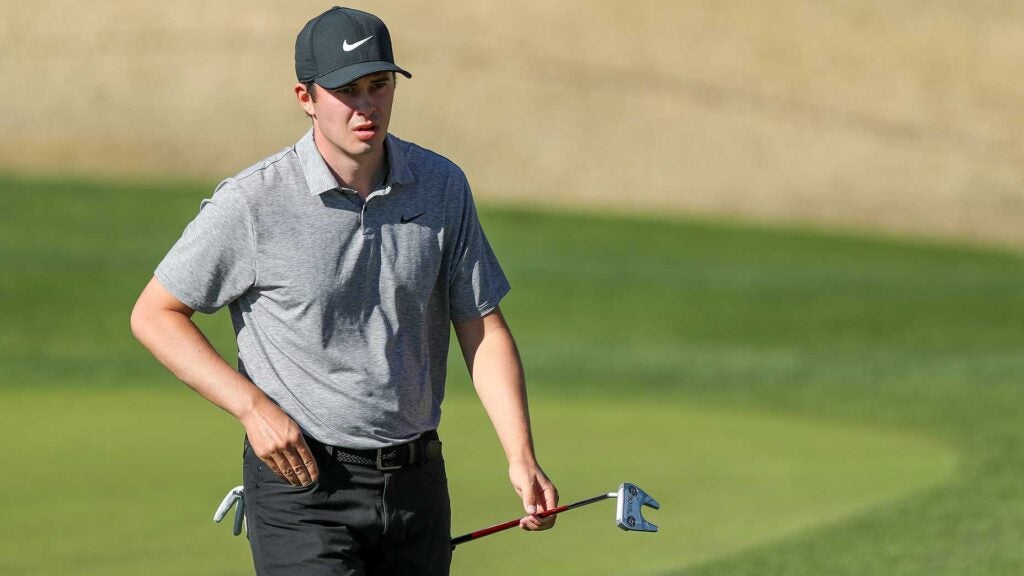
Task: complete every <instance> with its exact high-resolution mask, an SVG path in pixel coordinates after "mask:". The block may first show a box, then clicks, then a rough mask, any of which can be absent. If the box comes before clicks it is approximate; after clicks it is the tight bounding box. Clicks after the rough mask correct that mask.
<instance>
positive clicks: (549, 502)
mask: <svg viewBox="0 0 1024 576" xmlns="http://www.w3.org/2000/svg"><path fill="white" fill-rule="evenodd" d="M508 476H509V479H510V480H512V486H513V487H514V488H515V489H516V493H518V494H519V497H520V498H522V499H523V509H524V510H525V511H526V513H527V514H528V516H524V517H523V519H522V520H520V521H519V526H520V527H521V528H522V529H523V530H547V529H548V528H551V527H552V526H554V525H555V517H554V516H548V517H547V518H541V517H540V516H539V514H540V513H541V512H544V511H547V510H554V509H555V508H557V507H558V489H557V488H555V485H554V484H552V483H551V480H549V479H548V477H547V475H546V474H544V471H543V470H541V468H540V466H539V465H537V463H536V462H533V463H528V464H513V465H512V466H510V467H509V470H508Z"/></svg>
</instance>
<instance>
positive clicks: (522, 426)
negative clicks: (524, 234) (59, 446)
mask: <svg viewBox="0 0 1024 576" xmlns="http://www.w3.org/2000/svg"><path fill="white" fill-rule="evenodd" d="M295 70H296V75H297V77H298V83H297V84H296V85H295V87H294V90H295V94H296V97H297V99H298V103H299V105H300V106H301V107H302V109H303V110H304V111H305V113H306V114H307V115H308V116H309V117H310V118H311V120H312V128H311V129H310V131H309V132H308V133H307V134H306V135H305V136H303V137H302V139H300V140H299V142H298V143H297V144H295V145H294V146H292V147H289V148H287V149H285V150H283V151H282V152H280V153H278V154H276V155H274V156H271V157H269V158H267V159H265V160H263V161H262V162H260V163H258V164H256V165H254V166H252V167H250V168H249V169H247V170H245V171H243V172H241V173H240V174H238V175H237V176H235V177H233V178H229V179H227V180H225V181H224V182H223V183H221V185H220V186H219V187H218V188H217V190H216V191H215V193H214V195H213V197H212V198H210V199H208V200H205V201H203V203H202V205H201V208H200V212H199V214H198V216H196V218H195V220H193V221H192V223H190V224H189V226H188V227H187V228H186V230H185V232H184V233H183V235H182V237H181V239H180V240H178V242H177V243H176V244H175V245H174V247H173V248H172V249H171V250H170V252H169V253H168V254H167V256H166V257H165V258H164V260H163V261H162V262H161V263H160V265H159V266H158V267H157V270H156V272H155V274H154V278H153V279H152V280H151V281H150V283H149V285H148V286H146V288H145V290H144V291H143V292H142V295H141V296H140V297H139V300H138V302H137V304H136V306H135V310H134V311H133V313H132V329H133V331H134V333H135V335H136V337H137V338H138V339H139V340H140V341H141V342H142V343H143V344H144V345H145V346H146V347H147V348H148V349H149V350H150V351H151V352H152V353H153V354H154V356H156V358H157V359H158V360H159V361H160V362H161V363H163V364H164V365H165V366H167V368H169V369H170V370H171V371H172V372H173V373H174V374H175V375H176V376H178V377H179V378H180V379H181V380H183V381H184V382H185V383H186V384H188V385H189V386H191V387H192V388H194V389H195V390H196V391H197V392H199V393H200V394H201V395H202V396H204V397H205V398H207V399H208V400H209V401H211V402H213V403H214V404H216V405H217V406H220V407H221V408H223V409H224V410H226V411H227V412H229V413H230V414H232V415H233V416H234V417H235V418H237V419H238V420H239V422H241V424H242V426H243V427H244V428H245V432H246V442H245V450H244V465H243V468H244V471H243V477H244V484H245V495H246V504H247V506H246V511H247V516H246V520H247V525H248V530H249V539H250V544H251V547H252V553H253V559H254V563H255V566H256V571H257V573H258V574H261V575H283V574H295V575H303V576H316V575H320V574H325V575H326V574H447V573H448V567H449V563H450V559H451V549H450V546H449V540H450V537H451V534H450V522H449V518H450V509H449V500H448V491H447V481H446V477H445V471H444V461H443V458H442V457H441V449H440V442H439V440H438V437H437V433H436V431H435V429H436V428H437V425H438V423H439V420H440V404H441V400H442V398H443V396H444V382H445V368H446V359H447V353H448V342H449V326H454V328H455V333H456V335H457V337H458V341H459V345H460V347H461V349H462V353H463V355H464V357H465V359H466V364H467V366H468V368H469V370H470V373H471V375H472V378H473V382H474V386H475V387H476V390H477V393H478V395H479V397H480V399H481V401H482V403H483V405H484V407H485V409H486V410H487V413H488V415H489V416H490V419H491V421H492V423H493V425H494V428H495V430H496V431H497V434H498V437H499V439H500V441H501V444H502V447H503V448H504V451H505V455H506V457H507V458H508V463H509V477H510V479H511V481H512V485H513V487H514V488H515V490H516V491H517V492H518V493H519V495H520V497H521V499H522V502H523V506H524V509H525V510H526V512H527V516H526V517H524V518H523V520H522V522H521V525H522V527H523V528H525V529H527V530H543V529H546V528H549V527H550V526H551V525H552V523H553V519H554V518H553V517H552V518H547V519H542V518H540V517H539V516H538V515H537V514H538V513H539V512H541V511H543V510H547V509H551V508H553V507H555V506H556V505H557V502H558V493H557V491H556V489H555V486H554V485H553V484H552V483H551V481H550V480H549V479H548V478H547V476H546V475H545V474H544V472H543V470H541V468H540V466H539V465H538V463H537V459H536V457H535V455H534V450H533V441H532V438H531V432H530V422H529V415H528V409H527V403H526V391H525V384H524V379H523V370H522V365H521V362H520V359H519V356H518V353H517V351H516V347H515V343H514V341H513V339H512V335H511V333H510V332H509V329H508V326H507V325H506V323H505V321H504V319H503V317H502V314H501V311H500V309H499V307H498V303H499V301H500V300H501V298H502V297H503V296H504V295H505V294H506V293H507V291H508V289H509V285H508V282H507V281H506V279H505V276H504V275H503V273H502V271H501V268H500V266H499V265H498V262H497V260H496V259H495V257H494V254H493V253H492V252H491V248H490V246H489V245H488V243H487V240H486V238H485V237H484V234H483V232H482V230H481V228H480V224H479V222H478V220H477V215H476V210H475V207H474V204H473V200H472V197H471V195H470V190H469V186H468V184H467V182H466V179H465V176H464V175H463V173H462V172H461V171H460V170H459V169H458V167H456V166H455V165H454V164H452V163H451V162H449V161H448V160H446V159H444V158H442V157H441V156H438V155H436V154H434V153H432V152H429V151H427V150H425V149H423V148H420V147H418V146H415V145H413V144H410V143H408V142H404V141H402V140H400V139H398V138H396V137H395V136H393V135H390V134H389V133H388V124H389V121H390V116H391V106H392V102H393V99H394V95H395V88H396V84H395V74H396V73H397V74H402V75H404V76H406V77H411V75H410V74H409V73H408V72H406V71H405V70H403V69H401V68H400V67H398V66H396V65H395V63H394V57H393V55H392V50H391V40H390V36H389V34H388V30H387V28H386V27H385V26H384V23H383V22H381V21H380V20H379V19H378V18H377V17H375V16H373V15H371V14H367V13H365V12H360V11H357V10H351V9H347V8H337V7H335V8H333V9H331V10H328V11H327V12H325V13H323V14H321V15H319V16H317V17H316V18H314V19H313V20H311V21H310V22H309V23H307V24H306V26H305V27H304V28H303V29H302V31H301V32H300V33H299V35H298V38H297V40H296V43H295ZM224 306H228V308H229V309H230V312H231V319H232V322H233V324H234V327H235V332H236V336H237V342H238V369H237V370H235V369H233V368H231V367H230V366H229V365H228V364H227V363H226V362H224V360H222V359H221V358H220V357H219V356H218V355H217V353H216V352H215V351H214V350H213V348H212V347H211V346H210V344H209V343H208V342H207V340H206V339H205V338H204V336H203V334H202V333H201V332H200V331H199V329H198V328H197V327H196V325H195V324H194V323H193V322H192V320H191V316H192V314H193V312H194V311H196V310H198V311H200V312H206V313H210V312H213V311H215V310H218V309H220V308H222V307H224Z"/></svg>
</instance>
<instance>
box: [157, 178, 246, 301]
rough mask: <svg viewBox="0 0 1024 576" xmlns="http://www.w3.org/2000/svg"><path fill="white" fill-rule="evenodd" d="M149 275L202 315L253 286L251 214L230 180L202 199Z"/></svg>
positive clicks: (234, 298) (232, 299)
mask: <svg viewBox="0 0 1024 576" xmlns="http://www.w3.org/2000/svg"><path fill="white" fill-rule="evenodd" d="M155 276H156V277H157V279H158V280H159V281H160V283H161V284H163V286H164V288H166V289H167V290H168V291H169V292H170V293H171V294H173V295H174V296H175V297H176V298H178V299H179V300H181V302H182V303H184V304H185V305H187V306H189V307H190V308H192V309H194V310H198V311H199V312H204V313H212V312H215V311H217V310H219V309H220V308H222V307H224V306H226V305H227V304H229V303H230V302H232V301H234V300H236V299H237V298H238V297H239V296H241V295H242V294H244V293H245V292H246V290H248V289H249V288H250V287H251V286H252V285H253V284H254V282H255V278H256V250H255V237H254V233H253V226H252V215H251V214H250V212H249V208H248V205H247V204H246V202H245V200H244V198H242V197H241V195H240V194H239V193H238V191H237V189H235V188H234V186H233V185H232V184H231V181H230V180H228V181H225V182H223V183H221V185H220V186H218V187H217V190H216V191H215V192H214V194H213V197H212V198H209V199H206V200H203V201H202V203H201V204H200V205H199V214H198V215H197V216H196V217H195V219H194V220H192V222H191V223H189V225H188V227H186V228H185V231H184V232H183V233H182V235H181V238H180V239H178V241H177V242H176V243H175V244H174V246H173V247H172V248H171V250H170V252H168V253H167V255H166V256H165V257H164V259H163V261H162V262H160V265H159V266H157V269H156V272H155Z"/></svg>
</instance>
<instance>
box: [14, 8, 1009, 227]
mask: <svg viewBox="0 0 1024 576" xmlns="http://www.w3.org/2000/svg"><path fill="white" fill-rule="evenodd" d="M353 5H355V6H357V7H362V8H365V9H369V10H371V11H375V12H377V13H378V14H380V15H381V16H382V17H384V19H385V21H387V22H388V23H389V26H390V27H391V30H392V35H393V37H394V38H395V39H396V54H397V57H398V60H399V63H401V64H402V65H403V66H405V67H406V68H407V69H408V70H410V71H412V72H413V74H414V78H413V79H412V80H410V81H403V82H401V83H400V89H399V101H398V104H397V110H396V117H395V119H394V121H393V124H392V128H393V131H394V132H395V133H397V134H399V135H401V136H403V137H405V138H407V139H410V140H414V141H417V142H420V143H423V144H426V145H429V146H430V147H432V148H434V149H436V150H438V151H441V152H443V153H444V154H446V155H447V156H449V157H451V158H453V159H455V160H456V161H457V162H458V163H460V164H461V165H462V166H463V167H464V168H465V169H466V171H467V172H468V173H469V174H470V177H471V179H472V181H473V182H474V185H475V189H476V191H477V194H478V195H480V196H483V197H488V198H492V199H500V200H504V201H517V202H518V201H525V202H540V203H555V204H572V205H577V206H580V205H582V206H586V207H594V208H597V209H601V210H612V211H634V210H640V211H658V212H680V213H700V214H711V215H727V216H739V217H743V218H755V219H764V220H770V221H800V222H806V223H812V224H814V225H820V226H841V227H855V228H867V229H880V230H887V231H895V232H898V233H911V234H926V235H940V236H954V237H961V238H971V239H975V240H982V241H986V242H994V243H1000V244H1007V245H1014V246H1018V247H1020V246H1024V162H1022V160H1024V57H1022V55H1024V4H1022V3H1020V2H1016V1H1009V0H1007V1H1004V0H976V1H972V2H967V1H959V2H957V1H952V0H935V1H925V0H904V1H901V2H889V1H882V0H861V1H854V2H840V1H829V0H777V1H776V2H761V1H754V0H736V1H722V0H718V1H716V0H689V1H669V0H640V1H634V2H612V1H610V0H600V1H593V2H587V1H584V0H566V1H562V2H552V1H541V0H524V1H520V2H503V3H489V2H478V3H458V4H456V3H432V2H431V3H428V2H415V3H397V2H391V3H383V2H379V3H371V2H357V3H353ZM0 7H2V13H3V18H2V19H0V78H3V86H4V89H3V90H2V92H0V110H2V111H3V112H2V117H0V127H2V133H3V135H4V138H3V139H2V140H0V168H6V169H15V170H29V171H43V172H46V173H51V174H56V173H58V172H64V171H72V172H77V173H81V172H87V173H100V174H126V173H127V174H134V175H139V174H143V175H175V176H177V175H187V176H199V177H203V178H211V179H215V178H217V177H220V176H224V175H228V174H230V173H233V172H235V171H237V170H238V169H240V168H242V167H244V166H245V165H247V164H249V163H252V162H253V161H255V160H257V159H259V158H261V157H263V156H265V155H267V154H269V153H271V152H273V151H276V150H277V149H280V148H281V147H283V146H284V145H286V144H288V143H290V142H292V141H294V140H295V139H296V138H297V137H298V136H299V135H300V134H301V133H302V132H303V131H304V129H305V127H306V120H305V118H304V117H303V115H302V114H301V112H300V111H299V110H298V108H297V107H296V106H295V105H294V103H293V100H292V96H291V84H292V82H293V75H292V70H293V69H292V45H293V41H294V35H295V33H296V31H297V30H298V29H299V28H300V27H301V26H302V24H303V23H304V22H305V20H306V19H308V18H309V17H310V16H311V15H313V14H316V13H317V12H319V11H321V10H322V9H325V8H326V7H328V5H327V4H324V3H321V2H310V1H308V0H301V1H294V2H280V1H274V2H271V1H266V0H250V1H249V2H241V1H238V0H222V1H220V2H217V1H213V0H205V1H197V0H181V1H178V2H148V1H147V2H142V1H130V0H108V1H106V2H79V1H71V0H36V1H33V2H28V1H25V0H0Z"/></svg>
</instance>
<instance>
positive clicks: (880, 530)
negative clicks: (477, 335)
mask: <svg viewBox="0 0 1024 576" xmlns="http://www.w3.org/2000/svg"><path fill="white" fill-rule="evenodd" d="M210 186H212V183H210V184H209V185H201V186H196V185H188V184H180V185H159V186H158V185H138V184H104V183H97V182H78V181H75V182H61V181H52V182H42V181H30V180H19V179H17V178H14V177H4V178H0V259H2V262H3V263H4V269H5V278H4V282H2V283H0V307H2V308H0V313H2V318H3V321H2V323H0V434H2V435H3V436H2V437H3V438H4V442H3V443H2V444H0V446H2V454H0V457H2V458H3V460H4V462H5V470H7V471H8V473H7V474H6V475H5V480H4V488H5V490H3V491H0V519H2V521H0V573H5V574H6V573H32V574H112V575H117V574H135V573H139V572H145V573H154V574H163V573H166V574H171V573H182V572H189V573H195V574H245V573H248V572H249V571H250V570H251V568H250V566H249V563H248V559H247V550H246V546H245V542H244V540H243V539H240V538H232V537H231V536H230V535H229V534H230V529H229V528H228V527H226V526H214V525H212V523H210V521H209V516H210V514H211V513H212V507H213V506H214V505H215V504H216V502H217V501H218V499H219V498H220V496H222V495H223V492H224V491H226V489H227V488H229V487H230V486H232V485H234V484H235V483H237V482H238V477H239V473H238V470H237V458H238V448H239V446H238V444H239V440H240V430H239V427H238V426H237V424H235V423H233V422H232V421H231V420H230V418H229V417H228V416H226V415H224V414H222V413H220V412H219V411H217V410H216V409H215V408H212V407H210V406H208V405H207V404H205V403H204V402H203V401H202V400H201V399H199V398H198V397H196V396H194V395H193V394H191V393H190V392H188V391H187V390H186V389H184V387H183V386H182V385H180V384H178V383H176V382H175V381H174V380H173V378H171V377H170V376H169V375H167V374H166V373H164V372H163V371H162V369H161V368H160V367H159V366H158V365H156V363H155V361H153V360H152V359H151V358H149V357H148V356H147V355H146V353H145V352H144V351H143V350H142V349H141V348H140V347H139V346H138V345H137V344H136V343H135V342H134V341H133V340H132V339H131V337H130V334H129V331H128V322H127V320H128V312H129V310H130V308H131V305H132V302H133V301H134V298H135V296H136V294H137V293H138V291H139V290H140V289H141V288H142V286H143V285H144V284H145V282H146V281H147V280H148V278H149V276H150V275H151V272H152V269H153V268H154V267H155V265H156V263H157V262H158V261H159V259H160V257H161V256H162V254H163V253H164V252H165V251H166V249H167V248H168V247H169V246H170V244H171V243H173V241H174V240H175V238H176V237H177V235H178V234H179V233H180V230H181V228H182V227H183V225H184V224H185V222H187V220H188V219H189V218H191V216H192V215H193V214H194V212H195V210H196V208H197V206H198V202H199V200H200V199H201V198H202V197H203V196H204V195H206V194H208V190H209V188H210ZM485 208H486V207H485ZM483 214H484V219H485V225H486V228H487V231H488V235H489V238H490V240H491V243H492V245H493V246H494V247H495V249H496V251H497V252H498V253H499V255H500V256H501V258H502V262H503V264H504V267H505V269H506V272H507V273H508V275H509V276H510V278H511V279H512V282H513V286H514V288H513V291H512V293H511V294H510V295H509V297H508V298H507V299H506V301H505V303H504V304H503V308H504V309H505V311H506V313H507V315H508V317H509V319H510V322H511V323H512V326H513V329H514V331H515V333H516V335H517V338H518V340H519V343H520V347H521V349H522V353H523V356H524V358H525V361H526V364H527V370H528V374H529V376H530V380H531V388H530V390H531V400H532V402H533V405H534V412H535V426H536V429H537V436H538V444H539V450H540V455H541V457H542V461H543V462H544V463H545V465H546V467H547V468H548V470H549V472H551V474H552V475H553V476H554V477H555V479H556V480H557V481H558V483H559V486H560V488H561V491H562V494H563V499H564V500H565V501H571V500H575V499H579V498H583V497H587V496H591V495H593V494H596V493H599V492H603V491H608V490H611V489H612V488H614V487H615V486H616V485H617V484H618V483H619V482H621V481H624V480H628V481H634V482H636V483H637V484H639V485H641V486H643V487H645V488H647V489H648V490H649V491H650V492H651V493H652V494H654V495H655V496H656V497H657V498H659V500H661V502H662V504H663V509H662V510H660V511H656V512H652V513H651V514H650V517H651V519H652V520H653V521H654V522H655V523H659V524H660V525H661V526H662V528H663V531H662V532H661V533H660V534H657V535H637V534H622V533H619V531H618V530H617V529H615V528H614V527H613V525H612V522H611V520H610V517H611V510H610V508H611V506H610V504H609V505H600V504H598V505H594V506H591V507H589V508H587V509H583V510H579V511H574V512H572V513H570V514H568V515H566V516H565V517H564V518H562V519H560V521H559V523H560V525H561V526H560V528H559V529H558V530H556V531H554V532H551V533H547V534H543V535H533V534H520V533H513V534H502V535H497V536H492V537H490V538H488V539H486V540H484V541H481V542H475V543H472V544H467V545H466V546H465V547H461V548H460V549H459V550H458V551H457V553H456V557H455V565H454V568H455V569H454V573H455V574H483V573H500V574H513V573H527V572H535V571H537V570H538V569H540V570H541V571H542V572H544V573H557V574H570V573H572V574H595V573H600V574H640V573H644V574H669V573H671V574H677V573H678V574H682V573H685V574H698V575H712V574H729V575H733V574H740V575H745V574H759V575H764V574H787V575H792V574H796V575H802V574H807V575H812V574H813V575H818V574H851V575H852V574H898V575H908V576H909V575H926V574H927V575H936V574H939V575H943V574H948V575H951V576H952V575H1001V574H1008V575H1009V574H1019V573H1021V572H1024V551H1021V547H1020V546H1019V543H1020V542H1021V541H1022V539H1024V483H1021V482H1020V481H1019V478H1020V476H1021V474H1022V472H1024V448H1022V446H1024V428H1022V427H1021V426H1020V417H1019V414H1021V413H1022V410H1024V385H1022V384H1021V383H1022V382H1024V357H1022V356H1021V354H1020V351H1021V349H1022V345H1024V329H1022V328H1021V327H1022V326H1024V295H1022V291H1021V289H1020V287H1021V286H1022V285H1024V265H1022V260H1021V259H1020V258H1019V257H1017V256H1015V255H1012V254H1007V253H999V252H987V251H982V250H977V249H967V248H958V247H956V246H943V245H933V244H922V243H912V242H907V241H902V242H901V241H895V240H891V239H885V240H883V239H870V238H858V237H853V236H828V235H823V234H812V233H809V232H802V231H798V230H770V229H760V228H755V227H745V226H741V225H735V224H724V223H707V222H673V221H652V220H640V219H619V218H612V217H599V216H583V215H570V214H555V213H543V212H529V211H521V210H498V209H490V210H487V209H485V210H484V211H483ZM201 322H202V324H203V326H204V327H205V328H206V329H207V330H208V331H209V332H211V334H212V335H213V339H214V341H215V343H216V344H217V345H218V347H220V348H221V349H222V350H223V351H225V353H226V355H229V356H230V354H231V338H230V336H231V335H230V328H229V326H228V323H227V321H226V318H224V317H223V316H214V317H211V318H202V319H201ZM463 373H464V368H462V366H461V361H460V360H459V359H458V358H453V359H452V363H451V374H452V377H451V381H450V385H449V396H450V397H449V401H448V403H447V408H446V421H445V424H444V430H443V433H444V434H445V435H446V438H447V439H448V440H447V442H446V445H447V453H448V458H449V461H450V462H449V465H450V476H451V487H452V492H453V495H454V500H455V509H454V514H455V528H454V530H455V531H456V532H462V531H469V530H471V529H475V528H478V527H480V526H482V525H485V524H488V523H491V522H497V521H500V520H504V519H507V518H508V517H512V516H515V515H516V514H517V511H518V505H517V503H516V501H515V498H514V497H513V495H512V493H511V490H510V489H509V488H508V486H507V479H506V478H505V471H504V465H503V463H502V461H501V456H500V452H499V449H498V447H497V443H496V441H495V440H494V438H493V433H490V432H489V431H487V425H486V422H485V420H484V419H483V416H482V414H481V412H480V410H479V409H478V408H477V407H475V406H474V404H473V402H472V400H471V393H470V386H469V383H468V381H467V379H466V378H465V376H464V374H463ZM602 506H604V509H602Z"/></svg>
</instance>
